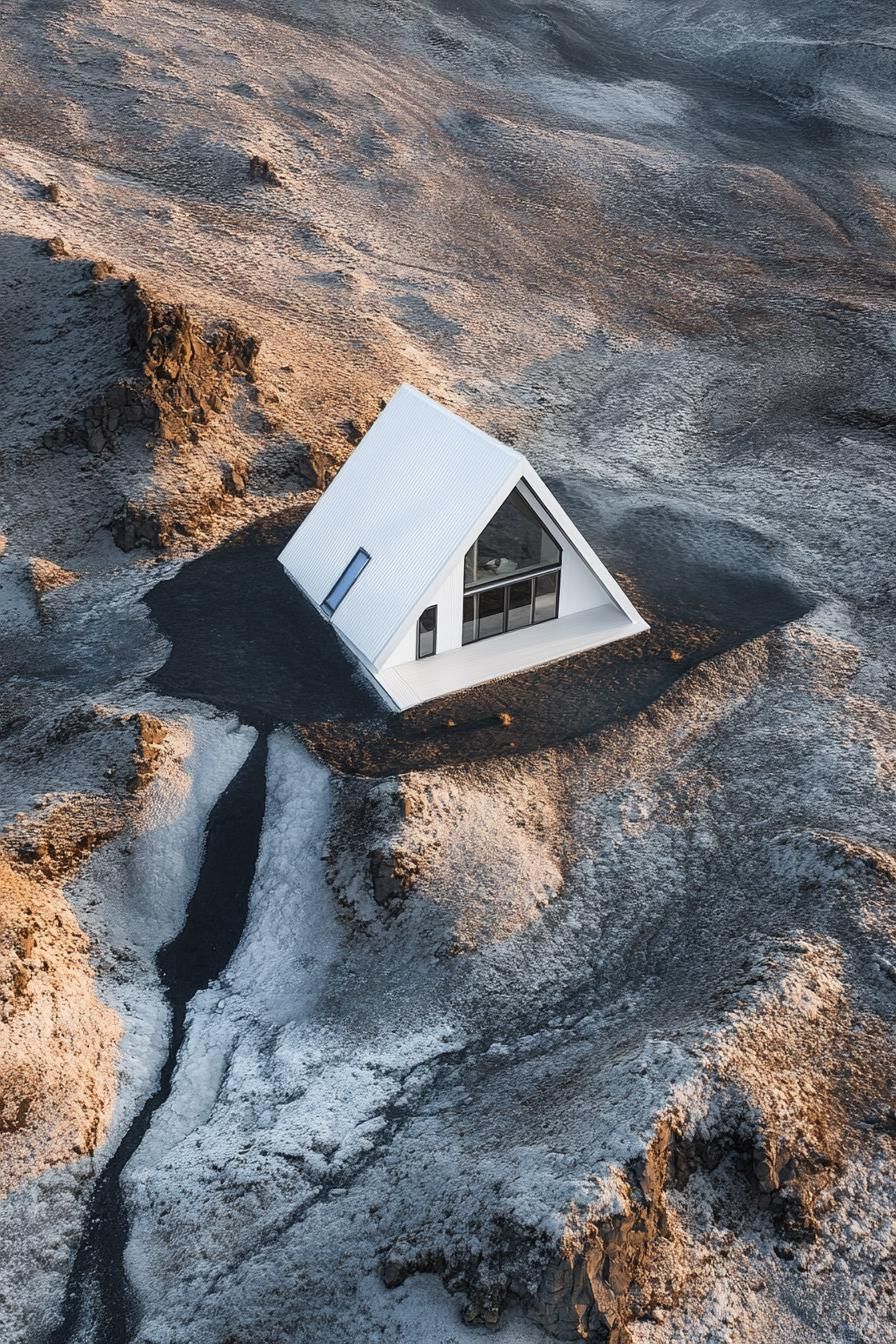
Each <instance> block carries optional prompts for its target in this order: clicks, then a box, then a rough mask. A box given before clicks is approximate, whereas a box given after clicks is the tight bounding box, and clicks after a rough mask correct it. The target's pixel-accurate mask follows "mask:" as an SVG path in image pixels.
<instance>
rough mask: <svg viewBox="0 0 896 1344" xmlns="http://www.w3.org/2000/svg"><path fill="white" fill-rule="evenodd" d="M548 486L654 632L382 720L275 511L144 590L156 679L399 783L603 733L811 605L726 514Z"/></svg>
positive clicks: (764, 545)
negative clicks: (284, 558) (161, 643)
mask: <svg viewBox="0 0 896 1344" xmlns="http://www.w3.org/2000/svg"><path fill="white" fill-rule="evenodd" d="M552 488H553V490H554V492H555V493H556V494H557V496H558V498H560V499H561V501H562V503H563V504H564V506H565V507H567V508H568V509H569V512H570V514H571V516H572V517H573V518H574V519H575V521H576V522H577V524H578V525H579V527H580V528H581V530H582V531H583V532H584V534H585V536H586V537H587V538H588V539H589V541H591V543H592V544H593V545H594V547H595V549H596V550H597V552H598V554H599V555H600V556H601V558H602V559H603V560H604V562H605V563H606V564H607V565H608V566H609V568H610V569H611V571H612V572H613V573H615V574H616V575H617V577H618V578H619V579H620V581H621V583H622V585H623V587H624V588H625V590H626V591H627V592H628V593H629V595H630V596H631V597H632V599H633V601H634V602H635V604H636V605H637V606H638V607H639V609H640V610H641V611H642V613H643V614H644V615H645V617H646V618H647V620H649V621H650V622H651V627H652V628H651V630H650V632H649V633H647V634H644V635H639V636H636V637H635V638H634V639H631V640H625V641H623V642H621V643H617V644H611V645H608V646H606V647H604V648H600V649H594V650H592V651H591V652H588V653H583V654H579V655H577V656H576V657H574V658H568V659H565V660H563V661H562V662H559V663H552V664H549V665H547V666H545V667H540V668H535V669H533V670H532V671H531V672H524V673H520V674H519V675H517V676H514V677H508V678H505V679H504V680H502V681H497V682H490V683H488V684H486V685H484V686H480V687H476V688H474V689H472V690H470V691H464V692H462V693H459V694H457V695H451V696H445V697H443V698H442V699H441V700H436V701H432V702H431V703H429V704H426V705H421V706H418V707H417V708H416V709H411V710H407V711H406V712H405V713H403V714H388V713H386V712H384V710H383V708H382V706H381V703H380V701H379V698H378V697H377V695H376V694H375V692H374V691H373V690H372V689H370V688H368V686H367V684H366V682H365V681H364V680H363V678H362V675H361V674H360V673H358V672H357V671H356V670H355V669H354V667H353V666H352V664H351V663H350V661H349V659H348V658H347V656H346V655H345V653H344V652H343V650H342V646H341V644H340V642H339V640H338V639H337V637H336V636H335V635H334V634H333V632H332V630H331V629H330V628H329V627H328V626H327V624H326V623H325V622H324V621H322V620H321V619H320V617H319V616H318V615H317V613H316V612H315V610H314V609H313V608H312V607H311V606H310V604H309V603H307V602H306V601H305V600H304V599H303V598H302V596H301V595H300V594H299V593H298V592H297V591H296V589H295V588H294V587H293V585H292V584H291V583H290V582H289V580H288V579H287V578H286V577H285V575H284V574H283V571H282V570H281V568H280V565H279V564H278V563H277V559H276V557H277V552H278V550H279V549H280V548H281V547H282V545H283V543H284V542H285V541H286V539H287V538H288V536H289V535H290V534H291V532H292V530H293V529H294V527H295V526H296V522H297V519H296V517H295V515H292V516H289V517H284V516H280V517H278V518H275V519H269V520H267V521H266V523H265V524H263V525H259V526H257V527H254V528H250V529H247V530H246V532H244V533H243V534H241V535H240V536H239V537H237V538H235V539H234V541H232V542H230V543H229V544H228V545H226V546H222V547H219V548H217V549H216V550H214V551H211V552H209V553H208V554H207V555H204V556H202V557H201V559H199V560H195V561H193V562H192V563H191V564H188V565H185V566H184V567H183V569H182V570H180V572H179V573H178V574H177V575H176V576H175V578H174V579H172V580H169V581H167V582H165V583H162V584H159V585H158V587H157V588H155V589H154V590H153V591H152V593H150V594H149V597H148V599H147V600H148V602H149V605H150V608H151V610H152V612H153V615H154V616H155V618H156V620H157V621H158V623H159V626H160V627H161V629H162V631H163V632H164V634H166V635H167V636H168V638H169V639H171V641H172V646H173V647H172V651H171V656H170V658H169V660H168V662H167V663H166V664H165V666H164V667H163V668H161V669H160V670H159V671H158V672H157V673H156V674H155V675H154V677H153V681H154V684H155V685H156V686H157V687H158V688H159V690H160V691H162V692H164V693H165V694H166V695H175V696H186V697H189V698H192V699H197V700H204V701H208V702H210V703H212V704H215V705H218V706H220V707H221V708H224V709H230V710H235V711H236V712H237V713H239V714H240V716H241V717H242V718H243V719H245V720H247V721H249V722H253V723H256V724H259V725H263V724H269V723H272V722H277V721H280V722H286V721H288V722H292V723H293V724H294V725H295V726H296V729H297V731H298V732H299V733H300V735H301V736H302V738H303V740H304V741H305V742H306V743H307V744H308V746H309V747H310V748H311V749H312V750H314V751H315V752H316V753H317V754H318V755H319V756H320V757H322V759H323V760H324V761H325V762H326V763H327V765H329V766H330V767H331V768H332V769H334V770H339V771H342V772H344V773H347V774H360V775H392V774H397V773H400V772H402V771H406V770H414V769H425V768H427V767H433V766H440V765H448V764H460V763H463V762H464V761H469V760H473V759H482V758H484V757H488V756H493V755H506V754H510V753H514V752H522V751H533V750H538V749H540V748H544V747H549V746H553V745H556V744H558V743H560V742H563V741H566V740H568V739H570V738H575V737H582V736H585V735H587V734H590V733H593V732H596V731H598V730H599V729H601V728H603V727H606V726H607V725H608V724H610V723H613V722H616V721H618V720H620V719H622V718H625V717H628V716H630V715H633V714H636V713H638V712H639V711H640V710H642V709H644V708H645V707H646V706H647V705H649V704H650V703H651V702H652V701H653V700H655V699H657V697H658V696H660V695H662V694H663V692H664V691H666V690H668V688H669V687H670V686H671V685H672V684H673V683H674V682H675V681H677V679H678V678H679V677H680V676H682V675H683V674H684V673H685V672H687V671H688V670H689V669H690V668H692V667H694V666H695V665H696V664H698V663H700V662H702V661H703V660H704V659H706V658H711V657H713V656H715V655H716V654H719V653H721V652H723V651H725V650H728V649H732V648H736V647H737V645H739V644H742V643H743V642H744V641H746V640H748V639H753V638H755V637H756V636H757V635H761V634H764V633H765V632H766V631H767V630H769V629H772V628H773V627H774V626H777V625H781V624H783V623H785V622H787V621H791V620H795V619H796V618H798V617H799V616H802V615H804V614H805V613H806V612H807V611H808V610H810V609H811V607H812V605H813V599H812V598H811V597H810V596H809V595H807V594H805V593H802V592H800V591H798V590H797V589H796V588H795V587H794V586H793V585H792V584H791V583H790V582H789V581H788V580H787V579H786V578H785V577H784V576H783V575H782V574H781V573H780V572H779V571H778V570H777V568H776V566H775V563H774V558H773V552H772V549H771V546H770V543H769V542H768V540H767V539H766V538H765V537H763V536H761V535H760V534H758V533H753V532H751V531H749V530H748V529H746V528H744V527H742V526H740V525H739V524H736V523H734V522H732V521H731V520H729V519H725V518H720V517H713V516H711V515H706V516H700V517H698V516H695V515H692V514H687V513H684V512H682V511H680V510H677V509H675V508H672V507H669V506H665V505H662V506H659V505H654V506H648V507H640V508H639V507H631V506H629V505H628V503H627V500H626V499H625V498H624V497H621V496H619V495H618V494H614V493H613V492H611V491H607V490H606V489H605V488H604V487H602V486H599V485H598V484H597V483H595V482H594V481H592V480H591V479H590V478H587V477H586V478H574V479H570V480H566V481H562V482H560V481H557V482H552ZM499 715H505V716H507V715H509V716H510V721H509V722H508V723H506V725H505V724H503V723H502V722H501V721H500V720H499Z"/></svg>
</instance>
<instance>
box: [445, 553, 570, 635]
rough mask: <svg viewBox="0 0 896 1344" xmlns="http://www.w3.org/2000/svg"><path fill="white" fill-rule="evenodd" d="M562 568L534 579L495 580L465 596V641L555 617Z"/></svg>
mask: <svg viewBox="0 0 896 1344" xmlns="http://www.w3.org/2000/svg"><path fill="white" fill-rule="evenodd" d="M559 594H560V571H559V569H553V570H551V571H550V572H549V573H547V574H537V575H536V576H535V578H533V579H517V580H516V581H515V582H512V583H493V584H492V585H491V587H489V588H479V589H477V591H476V592H475V593H467V595H466V597H465V598H464V628H463V641H462V642H463V643H464V644H473V643H474V642H475V641H476V640H477V639H489V638H490V637H491V636H492V635H503V634H505V633H508V632H509V631H511V630H523V629H525V628H526V626H528V625H538V624H540V623H541V622H542V621H552V620H553V619H554V617H555V616H556V615H557V599H558V597H559Z"/></svg>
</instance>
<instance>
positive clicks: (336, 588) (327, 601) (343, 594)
mask: <svg viewBox="0 0 896 1344" xmlns="http://www.w3.org/2000/svg"><path fill="white" fill-rule="evenodd" d="M361 557H363V562H362V564H361V565H360V566H359V567H358V568H357V570H356V572H355V573H353V574H352V576H351V578H350V579H349V581H348V583H346V582H345V579H346V575H347V574H348V573H349V571H350V570H352V569H353V568H354V567H355V566H356V565H357V563H358V560H359V559H360V558H361ZM369 564H370V553H369V552H368V551H365V550H364V547H363V546H359V547H358V549H357V550H356V551H355V553H354V555H353V556H352V558H351V560H349V562H348V564H347V565H346V567H345V569H344V570H343V571H342V573H341V574H340V575H339V578H338V579H337V580H336V582H335V583H334V584H333V587H332V588H331V589H330V591H329V592H328V593H327V595H326V597H325V598H324V600H323V602H321V607H322V608H323V610H324V611H325V612H326V613H327V615H328V616H333V615H335V613H336V612H337V611H338V610H339V607H340V606H341V605H342V603H343V602H344V601H345V599H346V598H347V597H348V595H349V593H350V592H351V590H352V589H353V588H354V586H355V584H356V583H357V582H358V580H359V579H360V577H361V575H362V574H363V573H364V571H365V569H366V568H367V566H368V565H369ZM343 584H345V586H344V587H343ZM337 593H338V596H337V597H336V599H335V601H334V600H333V597H334V594H337Z"/></svg>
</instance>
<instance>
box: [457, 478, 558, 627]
mask: <svg viewBox="0 0 896 1344" xmlns="http://www.w3.org/2000/svg"><path fill="white" fill-rule="evenodd" d="M561 559H562V555H561V551H560V547H559V546H558V545H557V543H556V541H555V540H554V538H553V537H552V536H551V534H550V533H549V532H548V530H547V529H546V528H545V527H544V526H543V525H542V523H541V521H540V520H539V518H538V516H537V515H536V513H535V510H534V509H533V508H532V507H531V505H530V504H529V503H528V502H527V501H526V500H525V499H524V497H523V495H522V493H521V492H520V491H519V490H513V491H512V492H511V493H510V495H508V497H507V499H506V500H505V501H504V503H503V504H502V505H501V507H500V509H499V510H498V512H497V513H496V514H495V516H494V518H492V520H491V522H490V523H488V524H487V525H486V526H485V527H484V528H483V530H482V532H481V533H480V534H479V537H478V538H477V540H476V541H475V542H474V543H473V545H472V546H471V547H470V549H469V550H468V551H467V554H466V556H465V557H464V620H463V635H462V642H463V643H464V644H472V643H473V642H474V641H475V640H477V639H488V638H490V637H491V636H492V635H503V634H505V633H509V632H510V631H511V630H524V629H525V628H526V626H529V625H538V624H540V623H541V622H542V621H551V620H553V619H554V618H555V616H556V615H557V612H558V598H559V595H560V564H561ZM527 573H528V575H529V577H526V578H521V577H519V575H521V574H527Z"/></svg>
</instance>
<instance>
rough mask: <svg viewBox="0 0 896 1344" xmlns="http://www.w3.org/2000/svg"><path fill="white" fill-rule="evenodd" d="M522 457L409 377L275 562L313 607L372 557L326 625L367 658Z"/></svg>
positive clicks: (514, 475) (519, 467) (505, 489)
mask: <svg viewBox="0 0 896 1344" xmlns="http://www.w3.org/2000/svg"><path fill="white" fill-rule="evenodd" d="M525 465H526V462H525V458H523V457H522V456H521V455H520V454H519V453H517V452H515V451H514V449H513V448H508V447H507V445H506V444H504V443H499V442H498V440H497V439H493V438H492V437H491V436H490V435H489V434H485V433H483V431H482V430H481V429H476V427H475V426H474V425H469V424H467V422H466V421H465V420H462V419H461V418H460V416H458V415H455V414H454V413H453V412H452V411H449V410H446V408H445V407H444V406H439V405H438V404H437V403H436V402H434V401H431V400H430V398H429V397H426V396H424V395H423V393H422V392H418V391H417V389H416V388H413V387H411V386H410V385H409V384H408V383H403V384H402V386H401V387H400V388H399V389H398V391H397V392H396V393H395V395H394V397H392V399H391V401H390V402H389V403H388V405H387V406H386V408H385V409H384V410H383V411H382V412H381V413H380V415H379V416H378V417H377V419H376V420H375V421H374V423H373V425H372V426H371V428H370V429H369V430H368V431H367V433H366V434H365V435H364V438H363V439H362V440H361V442H360V443H359V444H358V446H357V448H355V450H354V452H353V453H352V455H351V457H349V459H348V461H347V462H346V463H345V465H344V466H343V467H342V468H341V469H340V470H339V472H338V473H337V475H336V476H335V477H334V479H333V480H332V482H331V483H330V485H329V486H328V487H327V489H326V490H325V491H324V493H323V495H322V496H321V498H320V499H319V500H318V502H317V503H316V504H315V506H314V508H313V509H312V510H311V512H310V513H309V514H308V516H307V517H306V518H305V520H304V522H303V523H302V525H301V526H300V527H299V529H298V531H297V532H296V533H295V535H294V536H293V537H292V538H291V540H290V541H289V542H288V543H287V545H286V546H285V547H284V549H283V551H282V552H281V554H280V560H281V563H282V564H283V566H284V567H285V568H286V570H287V571H288V572H289V573H290V574H291V575H292V577H293V578H294V579H295V580H296V582H297V583H298V584H299V585H300V586H301V587H302V588H303V589H304V590H305V592H306V593H307V594H308V596H309V597H310V598H311V599H312V601H313V602H316V603H317V604H318V605H320V603H321V602H322V601H323V599H324V598H325V597H326V595H327V593H328V592H329V591H330V589H331V588H332V586H333V584H334V583H335V582H336V580H337V579H338V578H339V576H340V574H341V573H342V571H343V570H344V569H345V567H346V565H347V564H348V563H349V561H350V560H351V559H352V557H353V556H354V555H355V553H356V552H357V551H358V550H359V549H361V548H363V549H364V550H365V551H367V553H368V554H369V556H370V563H369V564H368V565H367V566H366V568H365V569H364V571H363V573H362V574H361V576H360V578H358V579H357V581H356V582H355V584H354V586H353V587H352V588H351V590H350V591H349V593H348V594H347V596H346V597H345V598H344V599H343V601H342V602H341V603H340V605H339V607H338V609H337V611H336V612H335V614H334V616H333V624H334V625H335V626H336V628H337V629H338V630H339V631H340V633H341V634H343V635H344V636H345V638H346V639H348V640H349V641H350V642H351V643H352V644H353V645H354V646H355V648H356V649H357V650H358V651H359V652H360V653H361V654H362V655H363V657H365V658H366V659H367V660H368V662H370V663H374V662H375V661H376V659H377V657H378V655H379V654H380V653H381V652H382V650H383V649H384V648H385V647H386V645H387V644H388V643H389V642H390V640H391V639H392V637H393V635H394V634H395V633H396V631H397V630H398V629H399V627H400V626H403V625H404V624H405V623H406V621H407V619H408V616H409V615H410V614H411V613H412V612H415V611H416V610H417V608H418V606H419V605H420V602H421V599H422V598H423V597H424V596H425V594H426V593H427V592H428V590H429V589H430V588H431V587H432V585H433V584H434V583H435V581H436V580H437V579H438V578H439V576H440V574H441V573H442V571H443V569H444V568H445V566H446V565H447V564H448V562H449V561H450V560H451V558H452V557H453V555H454V554H455V552H456V551H457V548H458V546H459V544H460V543H461V542H462V541H463V539H464V538H465V537H466V535H467V534H468V533H469V532H470V531H471V529H473V528H474V527H475V526H476V523H477V522H478V521H479V520H480V519H481V517H482V514H483V512H484V511H485V510H486V509H487V508H488V507H489V505H490V504H491V503H492V502H493V501H494V500H495V499H496V497H497V496H498V495H499V494H500V495H502V497H503V494H505V493H509V491H510V489H511V487H512V486H513V485H514V484H515V483H516V481H517V480H518V478H519V476H520V475H521V473H522V471H523V468H524V467H525Z"/></svg>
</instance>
